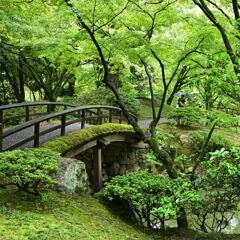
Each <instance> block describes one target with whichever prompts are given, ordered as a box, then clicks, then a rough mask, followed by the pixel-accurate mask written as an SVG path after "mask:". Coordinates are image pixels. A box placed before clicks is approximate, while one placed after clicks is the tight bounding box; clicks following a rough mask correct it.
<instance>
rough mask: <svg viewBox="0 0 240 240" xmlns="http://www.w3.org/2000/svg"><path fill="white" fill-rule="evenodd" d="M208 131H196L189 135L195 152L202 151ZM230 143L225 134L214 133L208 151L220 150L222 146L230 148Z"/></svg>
mask: <svg viewBox="0 0 240 240" xmlns="http://www.w3.org/2000/svg"><path fill="white" fill-rule="evenodd" d="M207 135H208V132H205V131H194V132H191V133H190V134H189V137H190V139H191V146H190V147H191V148H192V150H193V151H194V152H195V153H200V151H201V149H202V146H203V144H204V143H205V141H206V138H207ZM229 147H230V143H229V140H228V139H227V138H226V137H224V136H223V135H220V134H217V133H213V135H212V137H211V139H210V141H209V143H208V146H207V149H206V152H214V151H215V150H219V149H221V148H229Z"/></svg>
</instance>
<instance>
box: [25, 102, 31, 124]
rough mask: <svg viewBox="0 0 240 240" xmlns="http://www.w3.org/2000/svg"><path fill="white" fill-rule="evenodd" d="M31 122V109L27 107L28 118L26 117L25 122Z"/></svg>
mask: <svg viewBox="0 0 240 240" xmlns="http://www.w3.org/2000/svg"><path fill="white" fill-rule="evenodd" d="M29 120H30V107H29V106H26V116H25V121H26V122H27V121H29Z"/></svg>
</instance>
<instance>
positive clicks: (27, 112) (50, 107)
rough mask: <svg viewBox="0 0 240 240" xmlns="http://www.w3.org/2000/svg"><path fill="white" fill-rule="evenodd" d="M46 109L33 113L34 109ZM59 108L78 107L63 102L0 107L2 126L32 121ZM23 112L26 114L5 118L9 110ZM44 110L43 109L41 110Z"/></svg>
mask: <svg viewBox="0 0 240 240" xmlns="http://www.w3.org/2000/svg"><path fill="white" fill-rule="evenodd" d="M39 106H41V107H44V106H46V111H44V112H43V111H40V112H36V111H34V112H32V111H31V110H33V108H34V107H39ZM57 106H63V107H64V109H67V108H68V107H76V105H73V104H68V103H63V102H29V103H16V104H10V105H3V106H0V124H2V125H4V123H8V122H9V121H12V120H19V119H24V120H25V121H26V122H27V121H29V120H31V118H32V117H35V116H37V117H39V116H43V115H47V114H50V113H51V112H52V110H53V109H55V107H57ZM16 109H18V110H23V111H22V112H24V113H21V114H19V113H15V115H13V114H11V116H5V115H6V114H5V113H7V111H8V110H13V112H15V110H16ZM35 109H36V108H35ZM41 110H42V109H41Z"/></svg>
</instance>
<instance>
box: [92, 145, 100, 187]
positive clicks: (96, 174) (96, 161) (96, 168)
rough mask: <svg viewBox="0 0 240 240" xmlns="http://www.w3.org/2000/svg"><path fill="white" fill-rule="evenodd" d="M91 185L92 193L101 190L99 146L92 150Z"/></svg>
mask: <svg viewBox="0 0 240 240" xmlns="http://www.w3.org/2000/svg"><path fill="white" fill-rule="evenodd" d="M93 184H94V186H93V187H94V192H99V191H100V190H101V189H102V149H101V148H100V147H99V146H97V147H95V148H94V149H93Z"/></svg>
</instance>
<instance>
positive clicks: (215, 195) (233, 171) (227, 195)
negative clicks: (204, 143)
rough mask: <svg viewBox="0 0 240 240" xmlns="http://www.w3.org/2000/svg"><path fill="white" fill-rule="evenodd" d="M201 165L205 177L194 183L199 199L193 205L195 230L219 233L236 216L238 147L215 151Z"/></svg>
mask: <svg viewBox="0 0 240 240" xmlns="http://www.w3.org/2000/svg"><path fill="white" fill-rule="evenodd" d="M210 156H211V157H210V158H209V159H207V160H205V161H204V163H203V167H204V168H205V169H204V175H202V176H201V177H199V178H198V179H197V180H196V186H197V188H198V191H200V192H201V193H202V194H201V195H202V200H201V201H200V202H199V204H198V205H192V213H193V214H194V215H195V216H196V218H195V227H196V228H197V229H199V230H201V231H203V232H211V231H214V232H221V231H222V230H223V229H224V228H226V227H227V226H228V225H229V223H230V221H231V220H232V218H233V216H234V214H235V213H237V210H238V205H239V200H240V165H239V161H240V148H239V147H233V148H231V149H230V150H228V151H227V150H225V149H221V150H217V151H215V152H212V153H210Z"/></svg>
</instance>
